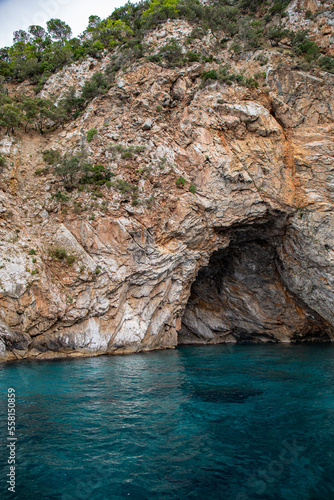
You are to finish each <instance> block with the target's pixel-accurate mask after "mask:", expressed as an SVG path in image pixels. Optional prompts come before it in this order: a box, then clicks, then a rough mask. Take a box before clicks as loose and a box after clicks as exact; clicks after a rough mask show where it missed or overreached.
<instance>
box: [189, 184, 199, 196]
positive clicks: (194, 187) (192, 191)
mask: <svg viewBox="0 0 334 500" xmlns="http://www.w3.org/2000/svg"><path fill="white" fill-rule="evenodd" d="M189 191H190V192H191V193H193V194H195V193H196V191H197V189H196V186H195V184H191V185H190V186H189Z"/></svg>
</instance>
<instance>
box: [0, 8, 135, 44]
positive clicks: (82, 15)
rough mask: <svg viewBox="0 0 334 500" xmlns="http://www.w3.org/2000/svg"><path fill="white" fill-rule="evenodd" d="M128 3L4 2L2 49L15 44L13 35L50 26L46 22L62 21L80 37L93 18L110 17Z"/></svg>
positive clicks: (0, 28) (0, 25)
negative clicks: (31, 26) (51, 20)
mask: <svg viewBox="0 0 334 500" xmlns="http://www.w3.org/2000/svg"><path fill="white" fill-rule="evenodd" d="M125 3H126V0H95V1H94V0H93V1H92V0H0V47H6V46H9V45H12V43H13V32H14V31H15V30H19V29H23V30H27V28H28V27H29V26H30V25H32V24H38V25H40V26H43V27H44V28H45V27H46V21H48V20H49V19H51V18H59V19H61V20H62V21H65V22H66V23H67V24H68V25H69V26H70V27H71V28H72V34H73V36H78V35H79V34H80V33H82V31H83V30H84V29H85V28H86V27H87V24H88V18H89V16H91V15H96V16H100V17H101V18H102V19H103V18H105V17H107V16H109V15H110V14H111V13H112V12H113V10H114V9H115V8H116V7H120V6H122V5H124V4H125Z"/></svg>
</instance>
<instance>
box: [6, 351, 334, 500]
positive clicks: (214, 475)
mask: <svg viewBox="0 0 334 500" xmlns="http://www.w3.org/2000/svg"><path fill="white" fill-rule="evenodd" d="M0 384H1V388H2V397H1V415H2V418H1V423H0V427H1V428H0V431H1V435H2V436H4V439H2V443H5V437H6V436H7V430H6V421H5V415H6V413H7V401H6V394H7V388H8V387H13V388H15V390H16V394H17V437H18V441H17V449H16V452H17V464H18V466H17V471H16V472H17V477H16V479H17V483H16V492H17V493H16V494H15V495H13V494H9V493H6V489H7V485H6V478H5V474H6V473H7V472H8V467H7V466H6V460H7V455H8V451H7V449H6V448H5V445H4V444H3V445H2V447H1V456H0V458H1V463H2V464H4V465H5V466H4V467H2V472H1V477H0V481H1V483H0V498H18V499H24V500H30V499H34V500H36V499H38V500H39V499H64V500H66V499H91V500H100V499H123V498H133V499H135V500H142V499H159V500H160V499H201V500H202V499H220V498H221V499H228V500H230V499H231V500H249V499H268V500H269V499H275V500H279V499H287V500H295V499H296V500H297V499H298V500H301V499H308V500H321V499H334V346H331V345H293V346H284V345H263V346H260V345H240V346H235V347H229V346H206V347H182V348H178V349H176V350H175V351H173V350H171V351H160V352H154V353H149V354H138V355H131V356H124V357H123V356H111V357H99V358H85V359H74V360H65V361H63V360H61V361H42V362H29V361H24V362H18V363H16V362H15V363H10V364H5V365H1V366H0Z"/></svg>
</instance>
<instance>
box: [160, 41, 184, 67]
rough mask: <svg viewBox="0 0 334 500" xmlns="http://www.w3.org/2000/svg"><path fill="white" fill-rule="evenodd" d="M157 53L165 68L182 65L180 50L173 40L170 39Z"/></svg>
mask: <svg viewBox="0 0 334 500" xmlns="http://www.w3.org/2000/svg"><path fill="white" fill-rule="evenodd" d="M159 53H160V56H161V58H162V59H163V60H164V62H165V63H166V66H167V67H172V66H180V65H182V62H183V55H182V48H181V46H180V45H179V44H178V42H177V41H176V40H175V38H172V39H171V40H170V41H169V42H168V43H166V45H164V46H163V47H161V48H160V49H159Z"/></svg>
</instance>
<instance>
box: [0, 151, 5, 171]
mask: <svg viewBox="0 0 334 500" xmlns="http://www.w3.org/2000/svg"><path fill="white" fill-rule="evenodd" d="M5 166H6V159H5V158H4V157H3V156H2V155H1V154H0V169H1V168H2V167H5Z"/></svg>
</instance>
